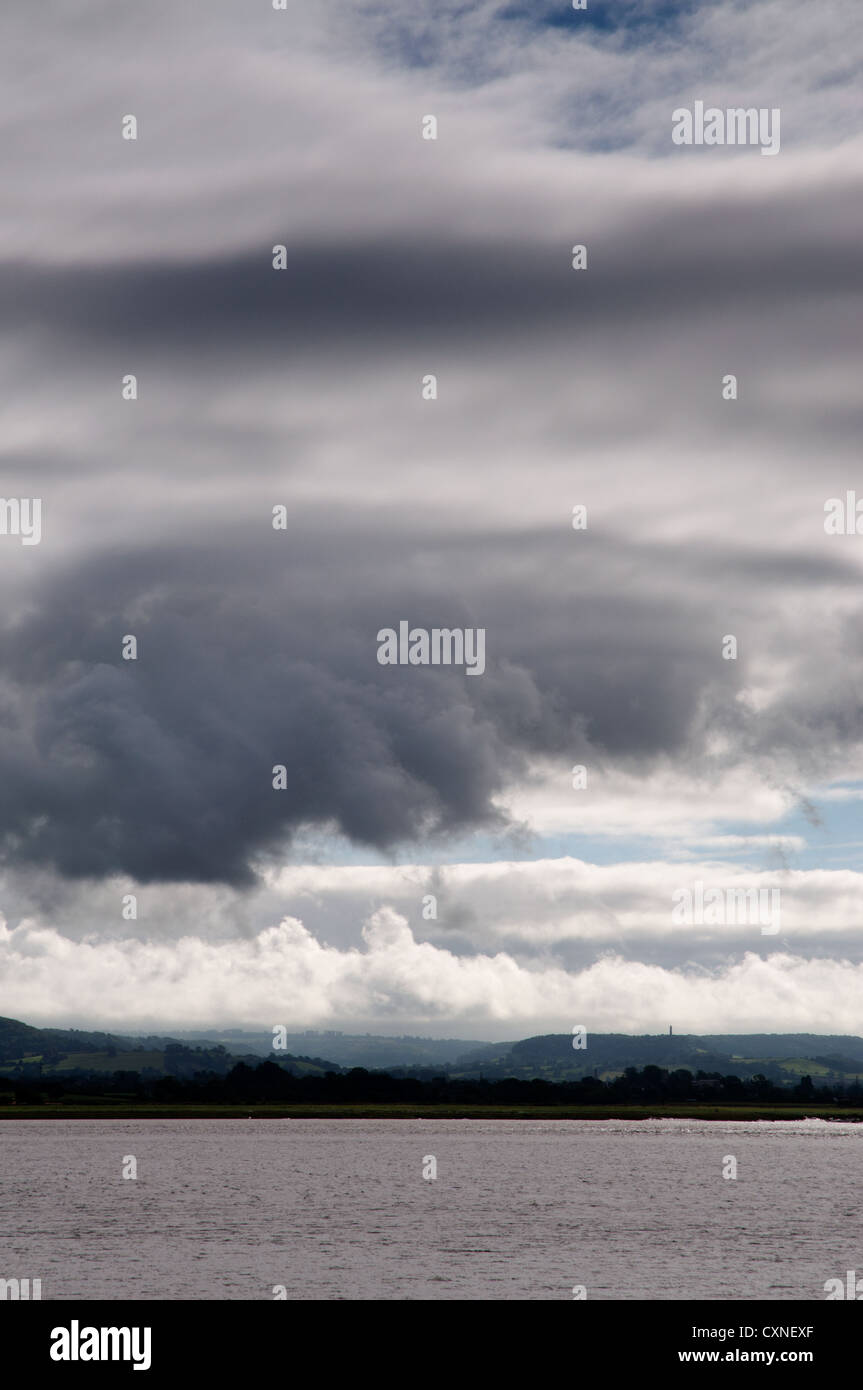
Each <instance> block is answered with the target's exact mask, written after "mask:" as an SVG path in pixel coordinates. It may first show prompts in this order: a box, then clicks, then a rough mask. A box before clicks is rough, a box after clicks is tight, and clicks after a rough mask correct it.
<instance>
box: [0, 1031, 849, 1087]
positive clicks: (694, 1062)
mask: <svg viewBox="0 0 863 1390" xmlns="http://www.w3.org/2000/svg"><path fill="white" fill-rule="evenodd" d="M572 1043H573V1038H572V1035H571V1034H570V1033H549V1034H546V1035H543V1036H538V1037H532V1038H522V1039H521V1040H520V1041H517V1042H500V1043H481V1042H475V1041H474V1042H471V1041H467V1040H465V1039H459V1038H420V1037H412V1036H407V1037H380V1036H376V1035H374V1034H352V1033H321V1032H302V1033H289V1034H288V1035H287V1039H286V1049H285V1050H284V1051H279V1052H275V1053H274V1052H273V1050H272V1048H273V1034H272V1031H271V1030H270V1031H267V1032H260V1033H256V1032H244V1031H243V1030H241V1029H228V1030H218V1029H217V1030H214V1031H211V1032H209V1033H206V1034H205V1033H195V1032H183V1033H181V1034H179V1035H178V1036H176V1037H162V1036H159V1035H148V1036H146V1037H129V1036H124V1035H121V1034H114V1033H92V1032H86V1031H82V1030H79V1029H76V1028H68V1029H63V1028H33V1027H31V1026H30V1025H29V1024H26V1023H22V1022H20V1021H19V1020H18V1019H13V1018H0V1076H8V1077H14V1076H19V1077H28V1076H63V1075H67V1076H70V1075H75V1074H76V1073H81V1072H88V1071H95V1072H107V1073H113V1072H115V1071H128V1072H132V1071H135V1072H139V1073H141V1074H142V1075H143V1076H166V1075H167V1076H176V1077H180V1078H186V1079H190V1078H192V1077H193V1076H194V1075H195V1074H196V1073H197V1072H212V1073H214V1074H216V1075H217V1076H225V1075H227V1073H228V1072H229V1071H231V1069H232V1068H233V1067H234V1066H235V1065H236V1064H237V1062H241V1061H242V1062H245V1063H246V1064H247V1065H255V1064H257V1063H258V1062H259V1061H261V1060H262V1059H263V1058H265V1057H272V1058H273V1060H275V1061H277V1062H278V1063H279V1065H280V1066H281V1067H283V1068H284V1069H285V1070H287V1071H290V1072H292V1073H293V1074H294V1075H296V1076H306V1075H318V1076H323V1075H324V1074H325V1073H326V1072H328V1071H333V1072H337V1073H338V1072H344V1071H348V1070H350V1069H352V1068H356V1067H361V1068H364V1069H366V1070H369V1071H389V1072H392V1073H394V1074H396V1075H408V1076H415V1077H420V1078H423V1079H431V1078H433V1077H434V1076H447V1077H451V1078H465V1079H472V1078H478V1077H484V1078H485V1079H486V1080H489V1081H494V1080H505V1079H507V1078H509V1077H514V1078H516V1079H518V1080H534V1079H540V1080H545V1081H579V1080H581V1079H582V1077H585V1076H595V1077H598V1078H599V1079H600V1080H609V1079H611V1078H613V1077H615V1076H619V1075H621V1074H622V1073H623V1072H624V1071H625V1070H626V1069H627V1068H628V1067H637V1068H642V1067H645V1066H658V1067H662V1068H663V1069H666V1070H668V1071H677V1070H684V1071H689V1072H692V1073H693V1075H695V1074H696V1073H697V1072H699V1071H701V1072H712V1073H719V1074H720V1075H721V1076H738V1077H740V1078H742V1079H750V1078H752V1077H754V1076H758V1075H761V1076H765V1077H766V1078H767V1079H768V1080H769V1081H772V1082H775V1083H777V1084H784V1085H788V1086H794V1085H796V1084H797V1083H798V1082H799V1081H800V1079H801V1077H803V1076H810V1077H811V1078H812V1080H813V1082H824V1083H826V1082H829V1081H836V1082H839V1081H845V1082H851V1081H853V1080H854V1079H855V1077H858V1076H859V1077H861V1078H863V1038H858V1037H853V1036H844V1035H841V1034H840V1035H825V1034H818V1033H725V1034H722V1033H712V1034H704V1035H696V1034H674V1035H673V1036H671V1035H669V1034H665V1033H662V1034H643V1035H640V1036H633V1035H631V1034H628V1033H592V1034H591V1033H588V1035H587V1047H586V1048H585V1049H583V1050H580V1049H575V1048H573V1045H572Z"/></svg>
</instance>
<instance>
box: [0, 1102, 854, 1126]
mask: <svg viewBox="0 0 863 1390" xmlns="http://www.w3.org/2000/svg"><path fill="white" fill-rule="evenodd" d="M250 1118H251V1119H256V1120H735V1121H741V1122H743V1121H746V1120H765V1121H772V1122H775V1123H780V1124H781V1123H782V1122H783V1121H786V1122H788V1121H799V1120H839V1121H842V1122H844V1123H847V1124H855V1123H856V1124H859V1123H861V1122H863V1109H861V1108H851V1107H848V1108H844V1107H837V1106H814V1107H810V1106H803V1105H753V1106H751V1107H748V1106H745V1105H711V1106H686V1105H669V1106H663V1105H653V1106H645V1105H611V1106H601V1105H584V1106H575V1105H533V1106H531V1105H513V1106H501V1105H486V1106H483V1105H464V1106H458V1105H426V1106H410V1105H386V1104H380V1105H375V1104H374V1103H370V1104H368V1105H194V1104H190V1105H125V1106H124V1105H112V1104H110V1103H106V1104H104V1105H100V1104H99V1103H96V1104H95V1105H93V1104H90V1105H3V1106H0V1121H3V1120H248V1119H250Z"/></svg>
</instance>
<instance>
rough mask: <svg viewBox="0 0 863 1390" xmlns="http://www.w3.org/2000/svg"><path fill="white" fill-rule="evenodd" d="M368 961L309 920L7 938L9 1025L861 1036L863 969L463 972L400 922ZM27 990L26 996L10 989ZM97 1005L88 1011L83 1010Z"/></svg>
mask: <svg viewBox="0 0 863 1390" xmlns="http://www.w3.org/2000/svg"><path fill="white" fill-rule="evenodd" d="M362 935H363V948H362V949H356V948H354V949H349V950H339V949H337V948H334V947H327V946H323V945H321V943H320V942H319V941H317V940H316V939H315V938H314V937H313V936H312V935H311V933H310V932H308V931H307V930H306V929H305V927H304V926H303V925H302V923H301V922H299V921H298V920H297V919H296V918H285V919H284V920H283V921H282V922H281V923H279V925H278V926H275V927H269V928H267V929H266V930H264V931H262V932H261V933H260V934H259V935H258V936H256V937H255V938H253V939H252V940H251V941H242V942H238V941H233V942H220V943H211V942H205V941H202V940H201V939H200V938H196V937H184V938H182V939H181V940H179V941H178V942H176V943H175V944H174V945H168V944H167V943H162V944H159V945H153V944H147V943H144V942H141V941H137V940H128V941H117V942H102V943H98V942H94V941H81V942H74V943H73V942H70V941H68V940H67V939H65V938H63V937H61V936H60V935H59V934H58V933H57V932H55V931H53V930H45V929H40V928H38V927H36V926H34V925H28V924H22V926H20V927H18V928H17V929H16V930H14V931H9V929H8V928H6V927H5V926H4V927H3V928H2V931H0V976H2V979H3V981H4V982H6V983H4V985H3V986H2V987H0V1013H4V1014H9V1013H13V1014H23V1015H24V1016H25V1017H26V1018H28V1019H29V1020H31V1021H32V1022H34V1023H39V1022H42V1023H48V1022H53V1021H55V1020H56V1019H57V1018H62V1017H69V1016H70V1015H74V1016H75V1018H76V1019H77V1020H79V1021H80V1022H81V1023H83V1024H85V1025H90V1026H102V1027H109V1028H113V1029H119V1030H123V1031H130V1030H133V1029H141V1030H149V1029H152V1028H159V1029H164V1028H167V1027H168V1026H169V1025H170V1023H171V1022H172V1021H173V1020H175V1019H177V1018H182V1019H184V1020H185V1022H186V1023H187V1025H188V1026H192V1027H204V1028H206V1027H215V1026H225V1025H229V1024H231V1025H235V1026H243V1025H247V1026H254V1027H261V1026H262V1025H263V1026H273V1025H275V1024H277V1023H287V1024H289V1025H291V1026H294V1027H326V1028H333V1027H335V1028H338V1029H344V1030H348V1031H349V1030H351V1029H354V1028H369V1027H370V1026H371V1025H372V1024H374V1027H375V1028H376V1029H380V1028H382V1027H383V1028H386V1030H387V1031H390V1032H405V1031H414V1030H417V1029H422V1030H423V1031H426V1032H429V1033H434V1034H436V1035H443V1036H445V1035H446V1034H447V1033H452V1032H456V1033H458V1032H464V1031H465V1029H468V1030H469V1031H471V1032H473V1033H474V1034H475V1035H477V1036H481V1037H487V1038H505V1037H515V1036H519V1035H522V1034H525V1033H529V1032H548V1031H569V1029H570V1028H571V1027H572V1025H573V1024H575V1023H579V1024H582V1025H584V1026H585V1027H587V1028H588V1031H594V1032H609V1031H619V1030H623V1031H628V1032H656V1031H664V1029H665V1027H666V1026H667V1024H668V1023H669V1022H671V1023H673V1025H674V1026H676V1027H677V1028H678V1029H679V1030H680V1031H681V1032H723V1031H758V1030H761V1029H767V1028H769V1029H771V1030H773V1029H776V1030H787V1031H799V1030H801V1029H805V1030H806V1031H824V1032H832V1033H843V1032H847V1033H853V1032H859V1031H860V1006H859V997H860V989H861V985H863V965H856V966H852V965H851V964H850V963H848V962H842V961H840V960H823V959H822V960H809V961H806V960H802V959H800V958H799V957H797V956H795V955H793V954H791V953H788V952H775V953H772V954H770V955H768V956H766V957H764V958H762V957H759V956H758V955H757V954H755V953H754V952H747V953H746V954H745V955H744V956H743V957H742V959H740V960H738V961H736V962H734V963H733V964H729V965H727V966H726V967H724V968H718V969H716V970H713V971H706V970H703V969H702V970H699V969H695V968H686V967H678V968H673V969H672V968H663V967H660V966H654V965H648V964H645V963H643V962H639V961H627V960H623V959H621V958H620V957H619V956H616V955H609V956H607V957H603V958H601V959H599V960H597V961H596V962H595V963H594V964H592V965H591V966H589V967H587V968H585V969H583V970H580V971H575V972H570V971H567V970H564V969H561V968H560V967H556V966H553V965H548V964H540V965H537V966H534V967H528V966H527V965H525V964H520V963H518V962H517V961H516V960H515V959H514V958H513V957H512V956H511V955H509V954H508V953H506V952H505V951H497V952H495V953H494V954H493V955H492V954H488V955H487V954H476V955H474V956H472V957H470V958H460V957H458V956H456V955H454V954H452V953H451V952H450V951H448V950H446V949H445V948H443V947H439V946H433V945H432V944H431V943H429V942H418V941H416V940H415V938H414V936H413V934H412V932H411V930H410V928H409V926H408V924H407V922H406V920H405V918H404V917H402V916H400V915H399V914H398V913H396V912H394V911H393V910H392V909H390V908H384V909H382V910H381V911H379V912H377V913H375V914H374V915H373V916H372V917H371V918H370V919H369V920H368V921H367V923H366V924H365V926H364V928H363V933H362ZM10 980H14V986H11V985H10V984H9V983H8V981H10ZM82 999H87V1000H89V1001H90V1002H89V1004H88V1005H84V1006H83V1007H82V1004H81V1000H82Z"/></svg>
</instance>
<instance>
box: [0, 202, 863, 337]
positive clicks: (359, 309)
mask: <svg viewBox="0 0 863 1390" xmlns="http://www.w3.org/2000/svg"><path fill="white" fill-rule="evenodd" d="M861 215H863V191H861V190H853V191H850V192H849V191H847V190H844V191H840V192H834V193H833V194H832V195H831V196H830V198H829V199H828V201H827V203H826V205H825V206H824V207H823V208H820V209H818V215H817V216H816V215H814V213H813V208H812V200H811V198H809V197H803V196H801V195H798V194H796V193H787V192H786V193H784V194H781V195H778V196H776V197H775V198H773V199H770V200H763V201H762V200H757V201H753V202H752V203H745V204H741V205H738V206H736V207H735V208H734V209H732V210H729V209H724V210H723V213H722V217H721V220H717V216H716V208H715V207H714V206H713V205H712V202H711V201H710V200H708V201H707V202H706V203H705V204H704V205H697V206H680V205H679V204H678V205H676V206H674V207H671V208H663V207H662V206H661V205H657V206H656V207H655V208H654V209H653V210H652V211H651V210H649V209H648V210H645V214H644V216H643V218H642V220H641V222H640V224H639V225H638V226H637V227H633V228H628V229H626V230H616V231H614V232H613V233H606V234H604V235H603V236H602V238H601V239H595V240H594V239H591V237H590V236H589V235H587V234H586V233H582V234H578V227H577V221H578V220H577V219H575V222H576V226H575V230H574V233H573V243H575V242H576V241H579V240H583V241H584V242H585V243H586V244H588V255H589V269H588V271H587V272H586V273H576V272H573V271H572V270H571V269H570V265H569V259H570V252H569V246H568V245H566V244H564V243H562V242H560V241H555V242H553V243H549V242H546V243H542V242H538V241H536V240H528V239H525V240H511V239H507V235H506V232H505V230H502V231H501V232H500V233H499V234H497V235H496V237H495V239H494V240H491V239H489V240H488V241H483V240H480V239H477V240H476V241H474V242H471V243H468V242H466V241H459V240H458V239H457V238H456V239H452V238H449V239H448V237H447V234H446V233H444V234H442V235H441V236H440V237H437V238H428V239H423V238H422V237H419V238H417V237H413V238H412V239H411V241H410V244H406V243H405V241H404V240H399V241H391V242H388V241H387V240H386V239H376V240H373V241H368V242H363V241H361V240H360V241H357V240H356V239H354V240H352V241H350V242H347V241H346V242H345V243H343V244H342V243H338V242H336V243H334V244H331V245H328V246H320V247H314V246H309V245H305V244H296V245H291V244H288V268H287V270H285V271H274V270H273V268H272V255H271V246H272V245H275V244H278V243H279V242H280V241H281V240H282V234H280V232H279V229H278V228H274V229H273V233H272V241H271V242H270V241H267V242H266V243H263V244H262V245H261V246H260V248H259V249H256V250H254V251H248V252H247V253H245V254H243V255H239V256H233V257H221V258H213V259H207V260H200V261H188V260H182V261H163V260H159V261H152V262H149V263H147V262H130V263H128V264H114V265H105V266H99V267H92V266H78V267H75V268H74V269H72V268H71V267H60V266H39V267H37V266H35V265H33V264H31V263H28V262H17V263H7V264H6V265H4V266H3V267H2V269H0V314H2V319H3V322H4V324H5V325H7V327H16V328H28V329H33V328H37V329H40V330H42V331H43V332H45V331H47V332H49V333H61V334H64V335H69V336H74V338H75V340H76V342H77V343H78V344H82V343H83V344H86V343H87V342H88V341H89V342H90V343H92V344H93V345H96V344H98V343H100V342H104V343H106V344H112V345H114V346H119V345H123V346H133V345H134V346H146V345H147V344H148V343H154V344H156V345H157V346H158V349H159V352H160V353H162V354H167V353H170V352H172V351H176V350H188V349H189V348H192V347H194V348H196V349H197V350H202V349H205V348H206V349H210V350H216V351H222V352H225V353H230V354H232V355H233V354H238V353H239V352H242V353H243V354H244V355H250V354H254V352H255V351H256V350H259V349H262V348H266V349H267V350H271V349H272V348H273V347H277V348H279V349H282V350H285V351H287V352H291V351H294V352H297V353H302V352H305V351H307V350H308V348H309V347H310V346H316V345H319V344H322V343H333V342H344V341H346V340H347V341H354V342H356V340H358V339H362V340H365V341H368V340H369V339H372V340H378V339H386V338H388V337H391V338H395V339H398V338H404V337H409V338H410V340H411V341H412V342H414V343H422V342H423V341H425V337H424V335H429V334H432V335H436V336H437V337H438V338H439V339H440V340H441V341H442V342H443V343H445V344H446V345H447V346H448V347H449V348H450V349H452V348H453V347H456V348H457V347H458V344H459V342H460V341H463V340H465V339H470V338H473V337H479V336H486V335H489V334H499V333H501V332H502V331H504V330H507V329H508V330H509V331H511V332H512V333H513V334H515V333H516V332H519V331H523V330H525V329H528V330H529V329H531V328H533V327H536V326H545V327H546V328H549V329H554V328H557V329H559V330H564V329H567V330H569V331H572V332H578V331H579V330H580V329H584V330H589V329H590V327H591V326H592V325H594V324H599V323H602V324H603V325H607V324H608V323H609V322H613V321H614V320H622V321H626V320H627V319H633V320H635V321H642V320H644V319H646V318H647V319H654V318H657V317H659V316H661V317H662V318H664V319H672V320H673V319H674V317H675V316H676V315H685V316H687V317H691V316H692V315H693V314H694V313H697V312H698V311H699V310H700V309H704V308H708V307H710V306H715V307H716V308H717V309H719V308H721V309H722V311H723V313H725V312H728V310H729V309H730V308H731V307H732V306H735V305H736V306H739V307H743V308H750V309H751V308H753V307H755V306H758V305H762V306H767V305H769V304H774V303H777V302H782V301H786V300H788V298H789V297H791V296H792V295H793V297H794V298H795V300H796V301H797V302H798V303H800V302H801V296H803V297H804V298H805V300H806V301H810V300H812V299H815V298H818V297H821V298H823V299H827V300H829V299H831V298H833V297H835V296H838V295H847V294H859V293H860V291H861V289H863V280H861V274H860V257H859V248H858V246H857V245H856V243H855V241H854V238H853V236H851V235H849V230H848V229H849V228H853V227H854V226H857V225H859V223H860V219H861ZM804 268H805V276H804V275H802V274H801V271H802V270H803V269H804Z"/></svg>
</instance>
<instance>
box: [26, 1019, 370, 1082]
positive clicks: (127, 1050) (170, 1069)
mask: <svg viewBox="0 0 863 1390" xmlns="http://www.w3.org/2000/svg"><path fill="white" fill-rule="evenodd" d="M268 1036H271V1035H268ZM277 1057H278V1062H279V1065H280V1066H282V1067H284V1069H285V1070H286V1071H290V1072H292V1073H293V1074H294V1075H295V1076H307V1075H319V1076H323V1075H324V1074H325V1073H326V1072H328V1071H334V1072H340V1071H341V1070H342V1068H341V1067H340V1066H339V1064H338V1063H337V1062H331V1061H329V1060H327V1059H325V1058H322V1057H308V1056H302V1057H297V1056H293V1055H292V1054H291V1053H290V1052H280V1053H278V1054H277ZM260 1060H261V1058H260V1055H259V1054H257V1053H256V1052H254V1051H251V1050H248V1049H247V1050H245V1051H243V1052H229V1051H228V1050H227V1049H226V1048H225V1047H223V1046H222V1045H221V1044H220V1043H218V1042H212V1041H210V1040H206V1041H205V1043H204V1045H198V1046H190V1045H189V1043H188V1042H183V1041H181V1040H180V1039H178V1038H171V1037H162V1036H159V1035H148V1036H146V1037H127V1036H123V1035H121V1034H115V1033H90V1032H85V1031H82V1030H80V1029H77V1028H32V1027H31V1026H30V1025H29V1024H27V1023H21V1022H20V1020H19V1019H16V1018H0V1076H7V1077H16V1076H18V1077H23V1078H27V1077H33V1076H73V1075H75V1074H77V1073H81V1072H107V1073H109V1074H112V1073H114V1072H116V1071H126V1072H138V1073H140V1074H141V1075H143V1076H177V1077H185V1078H191V1077H193V1076H194V1075H195V1073H196V1072H203V1071H206V1072H213V1073H215V1074H216V1075H217V1076H226V1075H227V1073H228V1072H229V1071H231V1069H232V1068H233V1067H234V1066H236V1064H237V1062H246V1063H247V1064H251V1065H256V1064H257V1063H258V1062H259V1061H260Z"/></svg>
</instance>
